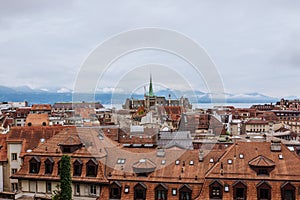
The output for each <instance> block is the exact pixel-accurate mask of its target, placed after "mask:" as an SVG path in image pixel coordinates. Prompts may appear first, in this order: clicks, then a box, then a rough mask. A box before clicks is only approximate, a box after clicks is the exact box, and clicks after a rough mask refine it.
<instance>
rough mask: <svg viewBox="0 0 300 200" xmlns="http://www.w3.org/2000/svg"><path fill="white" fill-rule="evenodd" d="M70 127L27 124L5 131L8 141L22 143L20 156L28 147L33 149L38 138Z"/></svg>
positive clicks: (37, 142) (49, 136)
mask: <svg viewBox="0 0 300 200" xmlns="http://www.w3.org/2000/svg"><path fill="white" fill-rule="evenodd" d="M66 128H71V127H68V126H35V127H31V126H27V127H12V128H11V129H10V131H9V132H8V133H7V142H8V143H22V144H23V145H22V151H21V156H23V154H24V153H25V152H26V150H28V149H31V150H32V149H34V148H35V147H37V146H38V144H39V143H40V139H42V138H43V139H45V140H47V139H49V138H51V137H52V136H53V135H55V134H57V133H58V132H60V131H61V130H63V129H66Z"/></svg>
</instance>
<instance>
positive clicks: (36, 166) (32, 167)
mask: <svg viewBox="0 0 300 200" xmlns="http://www.w3.org/2000/svg"><path fill="white" fill-rule="evenodd" d="M40 162H41V161H40V159H39V158H38V157H36V156H34V157H32V158H31V159H30V161H29V173H33V174H38V173H39V171H40Z"/></svg>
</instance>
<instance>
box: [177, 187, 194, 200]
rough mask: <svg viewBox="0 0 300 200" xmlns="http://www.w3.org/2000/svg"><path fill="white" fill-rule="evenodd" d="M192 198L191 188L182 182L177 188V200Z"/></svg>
mask: <svg viewBox="0 0 300 200" xmlns="http://www.w3.org/2000/svg"><path fill="white" fill-rule="evenodd" d="M191 198H192V188H190V186H188V185H186V184H184V185H182V186H181V187H180V188H179V200H190V199H191Z"/></svg>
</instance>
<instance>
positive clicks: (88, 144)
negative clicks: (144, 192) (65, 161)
mask: <svg viewBox="0 0 300 200" xmlns="http://www.w3.org/2000/svg"><path fill="white" fill-rule="evenodd" d="M98 135H99V133H98V132H97V131H95V130H92V129H88V128H85V129H80V130H78V129H76V128H75V127H69V128H66V129H64V130H62V131H61V132H59V133H58V134H56V135H54V136H53V137H52V138H50V139H48V140H46V141H45V142H44V143H42V144H40V145H39V146H38V147H37V148H35V149H34V150H33V151H32V152H30V153H26V155H25V156H24V164H23V165H22V167H21V169H20V170H19V171H18V172H17V173H16V174H14V175H13V178H23V179H41V180H45V179H47V180H58V179H59V176H58V162H59V160H60V158H61V156H62V155H64V154H67V155H70V156H71V163H74V162H75V161H76V160H77V159H79V160H80V161H81V162H82V164H83V165H82V166H83V167H82V173H81V176H73V177H72V180H73V181H84V182H95V183H101V182H103V183H106V182H107V180H106V178H105V176H104V174H105V173H104V165H103V163H104V162H105V158H104V157H105V153H104V152H105V151H104V150H103V151H102V152H100V151H99V149H100V148H101V144H100V143H99V142H97V141H99V139H98ZM68 138H72V140H69V139H68ZM66 139H67V140H68V145H71V143H70V142H71V141H74V145H78V141H81V143H82V145H81V146H80V147H79V149H77V150H75V151H74V152H72V153H63V152H62V149H61V148H60V145H63V144H61V143H63V141H65V140H66ZM34 156H37V157H39V158H40V160H41V169H40V171H39V173H38V174H31V173H29V161H30V159H31V158H32V157H34ZM47 158H52V159H53V161H54V169H53V172H52V174H50V175H47V174H45V167H44V161H45V160H46V159H47ZM91 159H96V161H97V163H98V172H97V176H96V177H88V176H86V163H87V162H89V161H90V160H91Z"/></svg>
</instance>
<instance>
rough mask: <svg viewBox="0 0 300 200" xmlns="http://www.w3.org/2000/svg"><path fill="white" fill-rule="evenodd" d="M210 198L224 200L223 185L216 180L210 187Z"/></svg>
mask: <svg viewBox="0 0 300 200" xmlns="http://www.w3.org/2000/svg"><path fill="white" fill-rule="evenodd" d="M209 196H210V198H211V199H222V196H223V185H222V184H221V183H220V182H219V181H217V180H215V181H213V182H212V183H211V184H210V185H209Z"/></svg>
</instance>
